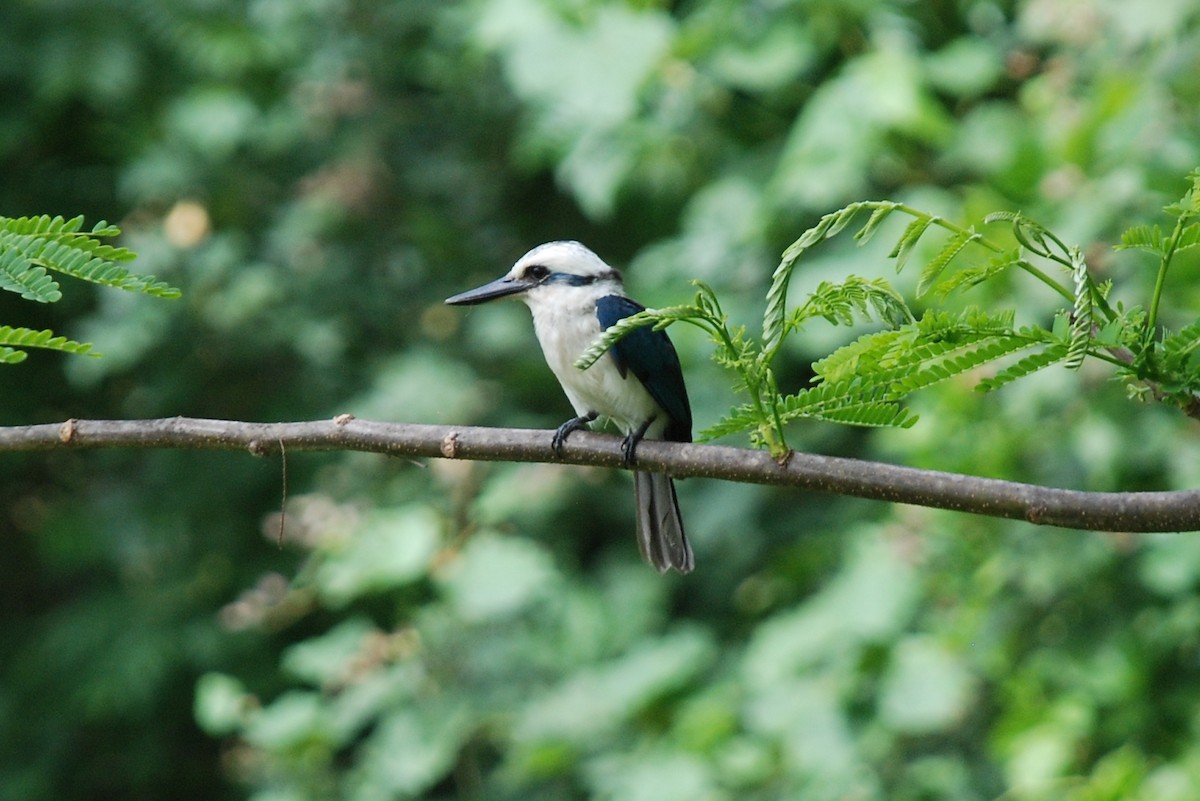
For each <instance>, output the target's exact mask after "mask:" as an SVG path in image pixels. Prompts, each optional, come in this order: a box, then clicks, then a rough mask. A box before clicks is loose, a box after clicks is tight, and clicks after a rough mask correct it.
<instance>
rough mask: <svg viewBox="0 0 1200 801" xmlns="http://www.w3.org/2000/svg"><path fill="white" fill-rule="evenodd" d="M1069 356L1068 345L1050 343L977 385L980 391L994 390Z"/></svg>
mask: <svg viewBox="0 0 1200 801" xmlns="http://www.w3.org/2000/svg"><path fill="white" fill-rule="evenodd" d="M1065 358H1067V346H1066V345H1065V344H1063V343H1061V342H1056V343H1054V344H1052V345H1049V346H1048V347H1047V348H1046V349H1045V350H1042V351H1039V352H1038V353H1033V354H1030V355H1029V356H1026V357H1025V358H1023V359H1021V360H1019V361H1017V362H1016V363H1014V364H1013V365H1011V366H1009V367H1006V368H1004V369H1003V370H1001V371H1000V372H998V373H996V375H994V376H993V377H991V378H985V379H983V380H982V381H980V382H979V385H978V386H977V387H976V389H978V390H979V391H980V392H992V391H993V390H996V389H999V388H1000V387H1002V386H1004V385H1005V384H1009V383H1012V382H1013V381H1016V380H1017V379H1018V378H1024V377H1025V376H1027V375H1031V374H1033V373H1036V372H1037V371H1038V370H1042V369H1044V368H1046V367H1049V366H1050V365H1052V364H1057V363H1058V362H1061V361H1062V360H1063V359H1065Z"/></svg>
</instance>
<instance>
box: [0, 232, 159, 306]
mask: <svg viewBox="0 0 1200 801" xmlns="http://www.w3.org/2000/svg"><path fill="white" fill-rule="evenodd" d="M82 226H83V217H82V216H78V217H73V218H71V219H70V220H66V219H64V218H62V217H50V216H49V215H42V216H39V217H16V218H12V217H0V289H7V290H9V291H13V292H19V293H21V295H22V297H25V298H27V299H29V300H35V301H38V302H42V303H53V302H54V301H57V300H58V299H59V298H61V297H62V293H61V292H60V291H59V287H58V284H57V283H56V282H55V281H54V280H53V279H52V278H50V277H49V276H48V275H47V271H54V272H58V273H62V274H64V275H70V276H72V277H74V278H79V279H81V280H84V281H89V282H92V283H96V284H101V285H104V286H109V287H114V288H116V289H123V290H127V291H132V292H141V293H144V294H148V295H153V296H156V297H163V298H175V297H179V295H180V291H179V290H178V289H176V288H175V287H172V286H170V285H168V284H166V283H163V282H161V281H158V280H156V279H155V278H154V276H149V275H139V274H137V273H134V272H132V271H130V270H128V269H126V268H125V267H122V266H120V265H119V264H118V262H127V261H131V260H133V259H134V258H135V254H134V253H133V252H132V251H130V250H128V249H126V248H121V247H114V246H112V245H109V244H106V243H104V242H102V241H101V239H100V237H111V236H116V235H117V234H119V233H120V229H118V228H117V227H116V226H112V225H109V224H108V223H106V222H103V221H102V222H100V223H97V224H96V225H95V226H94V227H93V228H92V230H91V231H90V232H86V233H85V232H82V231H81V228H82Z"/></svg>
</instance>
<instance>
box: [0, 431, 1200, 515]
mask: <svg viewBox="0 0 1200 801" xmlns="http://www.w3.org/2000/svg"><path fill="white" fill-rule="evenodd" d="M552 435H553V432H552V431H532V430H526V429H509V428H478V427H471V426H439V425H413V424H406V423H378V422H371V421H367V420H357V419H355V418H353V417H352V416H350V415H341V416H339V417H337V418H335V419H334V420H324V421H322V420H318V421H311V422H300V423H243V422H236V421H228V420H204V419H197V418H187V417H172V418H165V419H160V420H68V421H66V422H65V423H62V424H48V425H33V426H9V427H0V452H2V451H49V450H68V449H79V448H87V449H93V448H191V449H206V450H246V451H249V452H250V453H252V454H254V455H256V456H264V455H269V454H274V453H277V452H279V451H280V450H281V449H282V448H285V447H286V449H287V450H288V451H289V452H292V453H296V452H299V451H340V450H353V451H369V452H374V453H383V454H389V455H394V456H423V457H433V458H445V459H467V460H480V461H508V462H557V463H563V464H577V465H593V466H597V467H612V468H622V467H623V464H622V456H621V447H620V443H621V440H620V438H619V437H616V436H612V435H608V434H597V433H594V432H590V431H579V432H576V433H575V434H572V435H571V437H570V439H568V440H567V443H566V446H565V448H564V449H563V456H562V458H561V459H558V458H556V457H555V456H554V455H553V452H552V451H551V449H550V439H551V437H552ZM637 456H638V465H639V467H641V468H643V469H653V470H660V471H664V472H667V473H671V474H672V475H674V476H677V477H681V478H682V477H688V476H696V477H703V478H715V479H722V480H725V481H740V482H745V483H753V484H777V485H783V486H791V487H799V488H803V489H809V490H816V491H819V492H828V493H836V494H841V495H853V496H857V497H861V498H873V499H876V500H884V501H892V502H894V503H907V504H915V505H918V506H931V507H936V508H940V509H952V510H957V511H963V512H972V513H975V514H982V515H990V516H992V517H1006V518H1012V519H1018V520H1027V521H1029V522H1031V523H1037V524H1039V525H1049V526H1061V527H1065V528H1079V529H1089V530H1093V531H1141V532H1147V531H1195V530H1200V491H1197V490H1187V491H1178V492H1080V491H1076V490H1066V489H1055V488H1051V487H1042V486H1037V485H1032V484H1020V483H1016V482H1012V481H1000V480H996V479H989V478H977V477H974V476H965V475H959V474H955V473H943V472H938V471H933V470H919V469H916V468H911V467H898V466H896V465H890V464H882V463H879V462H866V461H861V460H858V459H845V458H839V457H834V456H818V455H815V454H806V453H797V454H794V455H793V456H792V458H791V459H790V460H789V461H788V462H787V463H786V464H784V465H780V464H777V463H776V462H775V461H773V460H772V459H771V457H770V456H769V455H768V454H767V453H766V452H765V451H759V450H749V449H746V448H731V447H726V446H719V445H698V444H692V443H676V442H661V441H657V440H644V441H643V442H642V443H641V444H640V445H638V450H637Z"/></svg>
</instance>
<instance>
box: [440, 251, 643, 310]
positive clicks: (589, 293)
mask: <svg viewBox="0 0 1200 801" xmlns="http://www.w3.org/2000/svg"><path fill="white" fill-rule="evenodd" d="M620 294H624V292H623V291H622V289H621V273H620V272H618V271H617V270H615V269H613V268H612V267H609V266H608V265H607V264H606V263H605V262H604V260H603V259H601V258H600V257H599V256H597V255H596V254H595V253H593V252H592V251H591V250H590V249H588V248H586V247H584V246H583V245H581V244H579V243H578V242H547V243H546V244H544V245H538V246H537V247H536V248H534V249H533V250H531V251H529V252H528V253H526V254H525V255H524V256H522V257H521V258H519V259H517V263H516V264H514V265H513V267H512V269H511V270H509V271H508V274H507V275H505V276H503V277H502V278H498V279H496V280H495V281H492V282H491V283H488V284H484V285H483V286H481V287H476V288H475V289H471V290H468V291H466V292H463V293H461V294H458V295H455V296H454V297H452V298H447V299H446V302H447V303H449V304H451V305H455V306H459V305H463V306H465V305H471V304H476V303H485V302H487V301H489V300H495V299H496V298H502V297H519V298H521V299H522V300H524V301H525V302H526V303H527V304H528V305H529V306H530V307H531V308H534V307H537V306H541V305H544V304H568V303H571V302H573V301H575V302H577V301H584V300H594V299H595V298H598V297H602V296H604V295H620Z"/></svg>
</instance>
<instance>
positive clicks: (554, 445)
mask: <svg viewBox="0 0 1200 801" xmlns="http://www.w3.org/2000/svg"><path fill="white" fill-rule="evenodd" d="M595 419H596V413H595V412H592V413H591V414H585V415H582V416H580V417H572V418H571V419H570V420H568V421H567V422H565V423H563V424H562V425H561V426H559V427H558V428H557V429H556V430H555V432H554V438H553V439H552V440H550V450H552V451H554V455H555V456H557V457H558V458H560V459H561V458H562V455H563V445H565V444H566V443H567V437H568V436H569V435H570V434H571V432H572V431H578V430H579V429H581V428H586V427H587V424H588V423H590V422H592V421H593V420H595Z"/></svg>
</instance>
